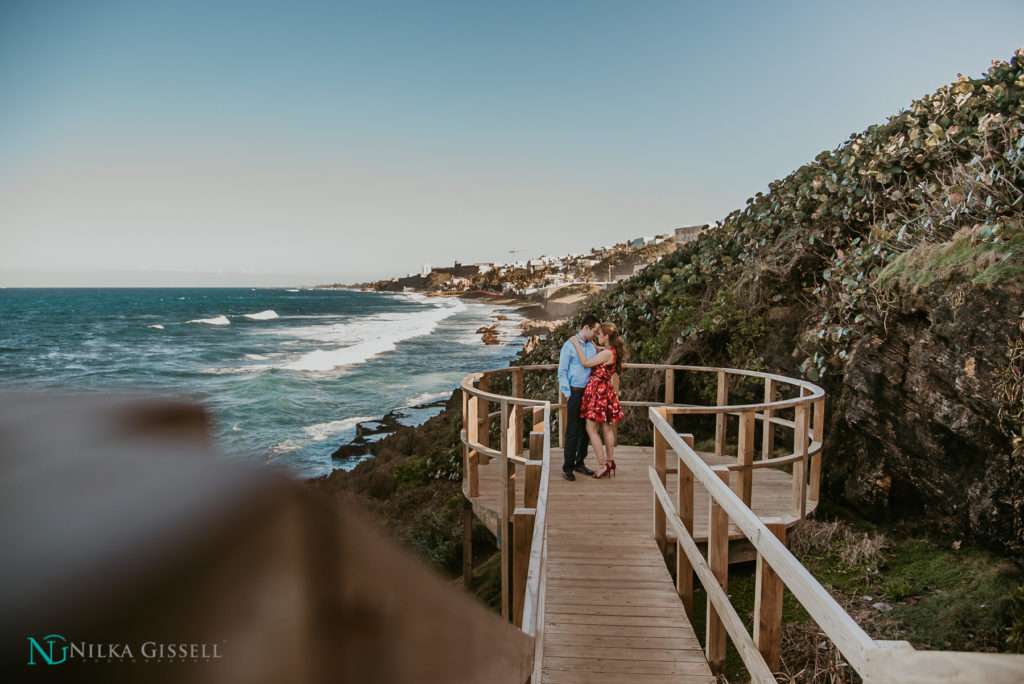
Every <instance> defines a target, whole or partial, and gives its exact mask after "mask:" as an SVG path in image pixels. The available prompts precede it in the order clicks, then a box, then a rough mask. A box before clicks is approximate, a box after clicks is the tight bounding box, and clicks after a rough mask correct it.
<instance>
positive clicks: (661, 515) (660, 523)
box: [652, 409, 668, 556]
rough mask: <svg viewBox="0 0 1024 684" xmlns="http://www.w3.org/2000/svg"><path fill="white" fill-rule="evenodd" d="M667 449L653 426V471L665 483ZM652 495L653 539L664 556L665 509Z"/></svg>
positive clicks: (665, 443)
mask: <svg viewBox="0 0 1024 684" xmlns="http://www.w3.org/2000/svg"><path fill="white" fill-rule="evenodd" d="M659 412H660V413H661V416H662V417H663V418H664V417H665V409H660V410H659ZM667 450H668V442H666V441H665V438H664V437H663V436H662V435H661V432H660V431H659V430H658V428H654V471H655V472H656V473H657V474H658V479H659V480H661V484H662V485H664V484H665V478H666V472H665V470H666V468H665V452H666V451H667ZM652 496H654V541H656V542H657V543H658V548H659V549H661V555H662V556H664V555H665V554H666V552H667V550H668V539H667V537H666V535H665V509H663V508H662V507H661V502H660V501H658V497H657V496H656V495H652Z"/></svg>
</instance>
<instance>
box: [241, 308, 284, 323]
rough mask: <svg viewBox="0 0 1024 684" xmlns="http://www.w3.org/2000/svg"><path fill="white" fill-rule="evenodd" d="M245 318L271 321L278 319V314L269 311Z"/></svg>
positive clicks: (251, 314) (249, 314) (246, 315)
mask: <svg viewBox="0 0 1024 684" xmlns="http://www.w3.org/2000/svg"><path fill="white" fill-rule="evenodd" d="M245 317H246V318H248V319H249V320H253V321H270V320H273V319H275V318H277V317H278V316H277V312H276V311H274V310H273V309H267V310H266V311H260V312H259V313H248V314H245Z"/></svg>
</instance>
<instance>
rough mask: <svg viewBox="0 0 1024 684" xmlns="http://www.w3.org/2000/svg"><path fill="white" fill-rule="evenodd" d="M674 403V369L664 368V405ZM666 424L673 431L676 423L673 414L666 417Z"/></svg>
mask: <svg viewBox="0 0 1024 684" xmlns="http://www.w3.org/2000/svg"><path fill="white" fill-rule="evenodd" d="M674 403H676V369H675V368H666V369H665V404H667V405H669V406H671V405H672V404H674ZM667 418H668V424H669V425H671V426H672V429H673V430H675V426H676V421H675V418H676V416H675V414H673V413H670V414H668V416H667Z"/></svg>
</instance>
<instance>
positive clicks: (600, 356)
mask: <svg viewBox="0 0 1024 684" xmlns="http://www.w3.org/2000/svg"><path fill="white" fill-rule="evenodd" d="M572 343H573V344H574V345H576V356H577V357H579V360H580V364H581V365H582V366H583V367H584V368H593V367H594V366H600V365H601V364H602V363H608V362H610V361H611V360H612V358H613V357H614V355H613V354H612V352H611V350H609V349H603V350H601V351H599V352H598V353H597V354H595V355H594V356H592V357H590V358H589V359H588V358H587V357H586V356H584V355H583V347H582V346H581V345H580V341H579V340H577V339H576V338H575V337H573V338H572Z"/></svg>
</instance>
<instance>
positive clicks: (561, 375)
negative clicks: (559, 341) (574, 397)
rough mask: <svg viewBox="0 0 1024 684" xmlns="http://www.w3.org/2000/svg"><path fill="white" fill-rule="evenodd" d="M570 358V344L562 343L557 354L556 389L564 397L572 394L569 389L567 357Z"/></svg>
mask: <svg viewBox="0 0 1024 684" xmlns="http://www.w3.org/2000/svg"><path fill="white" fill-rule="evenodd" d="M570 358H572V345H569V344H563V345H562V352H561V353H560V354H559V355H558V389H559V390H560V391H561V392H562V395H563V396H565V398H566V399H568V398H569V395H570V394H572V390H570V389H569V359H570Z"/></svg>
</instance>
